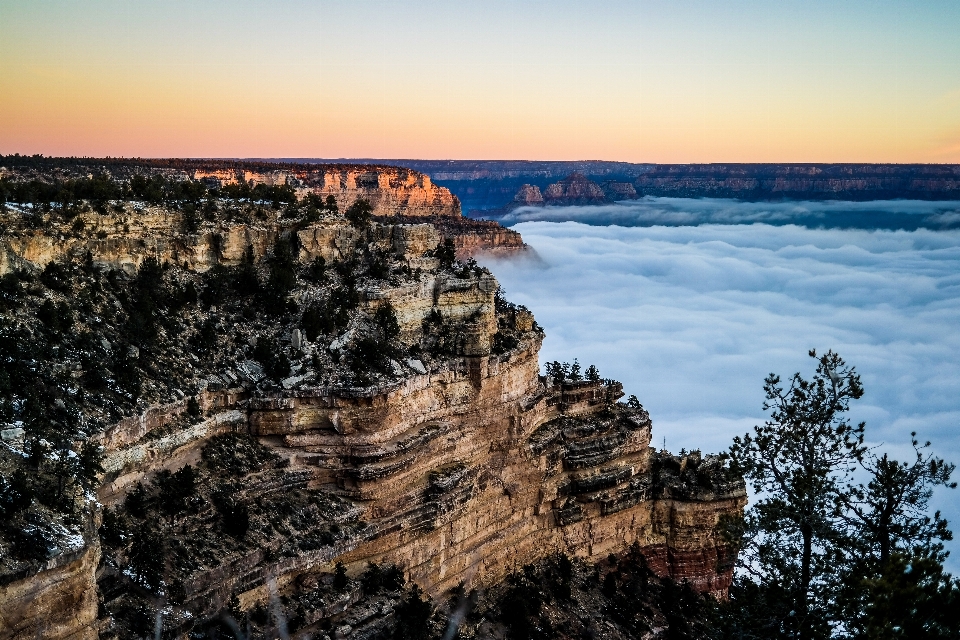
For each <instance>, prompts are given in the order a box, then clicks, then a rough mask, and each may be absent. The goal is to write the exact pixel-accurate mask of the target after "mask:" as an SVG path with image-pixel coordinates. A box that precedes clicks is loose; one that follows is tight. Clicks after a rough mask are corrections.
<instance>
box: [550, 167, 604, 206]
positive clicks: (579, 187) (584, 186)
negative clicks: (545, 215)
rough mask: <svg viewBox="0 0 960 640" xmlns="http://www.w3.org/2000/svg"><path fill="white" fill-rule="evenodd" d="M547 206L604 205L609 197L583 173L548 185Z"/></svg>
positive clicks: (574, 174) (571, 175)
mask: <svg viewBox="0 0 960 640" xmlns="http://www.w3.org/2000/svg"><path fill="white" fill-rule="evenodd" d="M543 202H544V204H547V205H559V206H563V205H573V204H602V203H604V202H607V196H606V194H605V193H604V192H603V189H601V188H600V185H598V184H597V183H596V182H594V181H592V180H590V179H589V178H587V177H586V176H584V175H583V174H582V173H573V174H570V175H569V176H567V177H566V178H564V179H563V180H561V181H559V182H555V183H553V184H551V185H548V186H547V188H546V189H544V191H543Z"/></svg>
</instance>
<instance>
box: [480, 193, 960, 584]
mask: <svg viewBox="0 0 960 640" xmlns="http://www.w3.org/2000/svg"><path fill="white" fill-rule="evenodd" d="M693 204H697V203H696V202H693ZM728 205H729V203H728ZM672 206H674V207H676V203H673V205H672ZM731 206H732V205H731ZM742 206H743V207H744V211H743V214H744V217H747V216H749V215H750V214H751V213H752V209H751V208H750V205H748V204H744V205H742ZM728 208H729V206H728ZM584 209H586V208H584ZM545 213H546V214H549V210H546V211H545ZM584 217H589V215H588V213H584ZM700 219H701V221H702V223H701V221H698V220H695V219H694V220H690V221H689V222H688V226H634V227H626V226H593V225H586V224H582V223H579V222H574V221H567V222H549V221H527V222H523V223H520V224H517V225H516V226H514V227H513V228H514V229H516V230H517V231H520V232H521V233H522V234H523V238H524V240H525V241H526V242H527V243H528V244H530V245H531V246H532V247H533V248H534V249H535V250H536V252H537V254H538V255H539V259H538V260H509V261H504V260H495V261H488V262H487V264H488V266H490V267H491V269H492V270H493V272H494V274H495V275H496V276H497V278H498V280H499V281H500V284H501V286H502V287H503V288H504V290H505V292H506V296H507V298H508V299H510V300H512V301H514V302H516V303H520V304H524V305H526V306H527V307H528V308H529V309H530V310H531V311H533V313H534V315H535V316H536V319H537V322H538V323H539V324H540V325H541V326H543V327H544V330H545V332H546V338H545V340H544V343H543V348H542V350H541V352H540V361H541V364H542V363H544V362H548V361H553V360H559V361H561V362H563V361H566V362H572V361H573V359H574V358H578V359H579V362H580V363H581V365H582V366H583V367H584V368H586V366H588V365H590V364H595V365H596V366H597V367H598V368H599V370H600V374H601V375H602V376H604V377H610V378H614V379H617V380H620V381H621V382H623V384H624V391H625V393H626V394H628V395H629V394H634V395H636V396H637V397H638V398H639V400H640V402H641V403H642V404H643V405H644V406H645V407H646V409H647V410H648V411H649V412H650V416H651V419H652V420H653V444H654V445H655V446H657V447H658V448H659V447H662V446H663V445H664V444H666V447H667V448H668V449H669V450H671V451H674V452H678V451H679V450H680V449H682V448H685V449H687V450H692V449H700V450H702V451H703V452H705V453H707V452H718V451H724V450H726V449H727V448H728V447H729V446H730V443H731V441H732V439H733V437H734V436H737V435H743V434H745V433H747V432H748V431H750V430H752V428H753V426H754V425H757V424H760V423H762V422H763V420H764V418H765V415H766V414H765V413H764V411H763V409H762V404H763V380H764V378H765V377H766V376H767V374H769V373H777V374H779V375H780V376H781V378H783V379H787V378H789V376H790V375H791V374H793V373H794V372H797V371H799V372H800V373H801V374H802V375H804V377H806V378H808V379H809V378H810V377H811V376H812V375H813V372H814V369H815V363H814V361H813V360H812V359H811V358H809V357H808V355H807V352H808V351H809V350H810V349H816V350H817V351H818V353H823V352H825V351H827V350H828V349H833V350H834V351H836V352H838V353H839V354H840V355H841V356H842V357H843V358H844V359H845V360H846V361H847V363H848V364H851V365H853V366H855V367H856V369H857V371H858V372H859V374H860V375H861V376H862V380H863V385H864V388H865V394H864V396H863V398H862V399H861V400H858V401H855V402H853V403H852V406H851V411H850V414H849V415H850V417H851V418H852V419H853V421H854V422H859V421H861V420H863V421H865V422H866V424H867V427H866V440H867V442H868V444H870V445H871V446H875V447H878V449H876V450H875V452H876V453H881V452H889V453H891V454H892V455H893V457H894V458H896V459H899V460H907V459H909V453H910V432H911V431H916V432H917V434H918V438H919V439H920V440H921V443H922V442H924V441H927V440H929V441H930V442H932V449H931V450H932V451H934V452H935V453H936V454H937V455H939V456H940V457H942V458H944V459H946V460H948V461H952V462H954V463H960V428H958V427H960V333H958V332H957V327H958V326H960V230H946V231H935V230H930V229H916V230H912V231H905V230H897V231H894V230H868V229H822V228H808V227H804V226H797V225H783V226H773V225H767V224H759V223H757V224H714V223H712V222H711V220H710V218H709V216H707V215H702V216H700ZM954 479H960V478H954ZM958 491H960V490H953V491H951V490H947V489H943V490H938V492H937V493H936V494H935V496H934V497H935V500H934V506H935V508H939V509H942V510H943V512H944V515H945V517H946V518H947V519H948V520H950V522H951V524H952V527H951V528H952V530H953V531H957V530H958V527H960V500H958V496H960V494H958V493H957V492H958ZM949 548H950V549H951V550H952V552H953V553H952V558H951V563H950V569H951V570H952V571H954V572H960V543H950V545H949Z"/></svg>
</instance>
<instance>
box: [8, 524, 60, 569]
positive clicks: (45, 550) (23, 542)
mask: <svg viewBox="0 0 960 640" xmlns="http://www.w3.org/2000/svg"><path fill="white" fill-rule="evenodd" d="M5 533H6V535H7V539H8V540H9V541H10V543H11V546H12V549H11V551H12V555H13V557H14V558H17V559H18V560H25V561H28V562H31V561H43V560H46V559H47V558H49V557H50V552H51V551H52V550H53V540H52V536H51V535H50V532H49V531H48V529H47V527H46V526H45V523H44V521H43V520H42V519H40V518H39V517H36V516H35V514H30V513H28V514H26V516H25V517H24V518H23V519H15V520H11V521H10V522H8V523H7V526H6V528H5Z"/></svg>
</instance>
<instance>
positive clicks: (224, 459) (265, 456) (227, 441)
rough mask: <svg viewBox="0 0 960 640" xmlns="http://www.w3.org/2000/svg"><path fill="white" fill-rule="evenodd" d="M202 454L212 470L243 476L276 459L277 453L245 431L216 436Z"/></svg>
mask: <svg viewBox="0 0 960 640" xmlns="http://www.w3.org/2000/svg"><path fill="white" fill-rule="evenodd" d="M200 456H201V458H202V459H203V461H204V463H205V464H206V465H207V467H208V468H209V469H210V470H211V471H215V472H218V473H229V474H231V475H234V476H242V475H245V474H248V473H250V472H252V471H257V470H259V469H261V468H263V467H264V466H266V465H267V464H268V463H272V462H274V461H276V459H277V455H276V454H275V453H273V452H272V451H271V450H270V449H269V448H267V447H265V446H264V445H262V444H260V443H259V442H257V440H256V438H254V437H253V436H250V435H248V434H245V433H224V434H221V435H218V436H214V437H213V438H211V439H210V441H209V442H208V443H207V444H206V445H205V446H204V447H203V450H202V451H201V452H200Z"/></svg>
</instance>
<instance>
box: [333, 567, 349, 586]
mask: <svg viewBox="0 0 960 640" xmlns="http://www.w3.org/2000/svg"><path fill="white" fill-rule="evenodd" d="M347 582H348V579H347V568H346V567H345V566H344V565H343V563H342V562H340V561H339V560H338V561H337V564H336V566H335V567H334V570H333V588H334V589H336V590H337V591H343V590H344V589H345V588H346V586H347Z"/></svg>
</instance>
